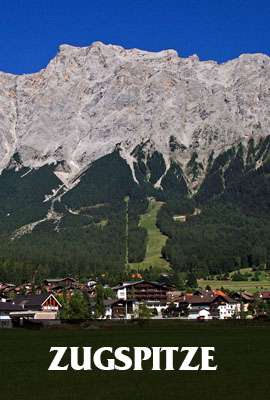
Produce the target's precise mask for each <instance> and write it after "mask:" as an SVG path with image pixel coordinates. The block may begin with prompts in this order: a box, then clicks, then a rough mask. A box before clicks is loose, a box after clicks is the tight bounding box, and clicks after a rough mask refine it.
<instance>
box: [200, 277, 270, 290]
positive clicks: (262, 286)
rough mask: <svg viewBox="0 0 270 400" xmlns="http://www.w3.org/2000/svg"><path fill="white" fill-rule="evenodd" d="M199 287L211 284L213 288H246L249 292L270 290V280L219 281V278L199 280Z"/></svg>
mask: <svg viewBox="0 0 270 400" xmlns="http://www.w3.org/2000/svg"><path fill="white" fill-rule="evenodd" d="M198 285H199V287H202V288H205V286H206V285H209V286H211V289H219V288H221V287H224V289H228V290H235V291H239V290H245V291H247V292H251V293H255V292H258V291H261V290H270V281H269V280H261V281H258V282H252V281H240V282H233V281H217V280H205V279H199V280H198Z"/></svg>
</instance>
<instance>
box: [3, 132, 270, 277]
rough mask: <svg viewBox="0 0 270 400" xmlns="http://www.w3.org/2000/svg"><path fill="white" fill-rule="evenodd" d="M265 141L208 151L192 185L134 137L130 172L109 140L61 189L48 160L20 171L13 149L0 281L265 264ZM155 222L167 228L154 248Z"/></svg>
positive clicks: (195, 167)
mask: <svg viewBox="0 0 270 400" xmlns="http://www.w3.org/2000/svg"><path fill="white" fill-rule="evenodd" d="M269 146H270V141H269V138H266V139H265V140H262V141H261V142H259V143H258V144H257V145H255V144H254V142H253V141H250V142H249V145H248V148H247V149H245V148H243V146H242V145H237V146H234V147H232V148H231V149H229V150H227V151H226V152H224V153H222V154H220V155H219V156H218V157H217V158H214V157H212V156H211V157H210V158H209V161H208V167H207V168H208V170H207V174H206V177H205V179H204V181H203V182H202V185H201V186H200V188H199V190H197V191H194V192H192V191H190V189H188V185H187V180H186V177H185V173H184V171H183V170H182V169H181V166H180V165H179V164H177V163H176V162H174V161H172V162H171V165H170V167H169V168H167V170H166V166H165V161H164V159H163V156H162V155H161V154H160V153H158V152H154V153H152V154H147V153H145V152H144V149H143V146H142V147H140V148H136V150H135V151H134V159H135V160H136V163H135V164H134V171H132V170H131V168H130V166H129V165H128V164H127V162H126V161H125V160H124V159H123V158H122V157H121V153H120V151H119V150H117V149H116V150H115V151H114V152H112V153H111V154H109V155H107V156H105V157H102V158H100V159H99V160H97V161H95V162H94V163H93V164H91V166H90V167H89V168H88V169H86V170H85V171H84V172H83V173H82V175H81V176H79V177H76V179H78V180H79V183H78V184H77V185H75V186H74V187H73V188H72V189H71V190H67V188H65V187H64V185H63V184H62V183H61V181H60V180H59V179H58V178H57V177H56V175H55V173H54V172H55V168H57V165H56V166H55V165H50V166H45V167H42V168H40V169H31V170H30V169H27V168H25V167H23V165H22V164H21V160H20V159H19V157H18V155H15V156H14V159H13V161H12V163H11V165H10V167H9V168H8V169H7V170H5V171H4V172H3V173H2V175H1V176H0V184H1V194H0V205H1V211H0V213H1V221H0V235H1V237H0V238H1V241H0V280H10V281H15V280H29V279H31V277H32V276H33V274H34V273H36V274H37V275H38V276H39V277H40V279H41V277H42V276H43V275H50V276H59V275H67V274H72V275H76V276H78V277H80V276H81V277H87V276H90V275H95V274H102V273H106V272H108V273H112V274H113V273H117V274H122V273H125V272H127V271H128V270H131V269H133V268H134V269H135V270H137V269H138V268H139V269H142V268H141V267H142V266H143V265H145V266H146V267H147V268H148V269H149V268H153V269H154V268H155V267H160V265H165V266H170V267H171V268H172V269H173V270H174V271H176V272H186V273H187V272H192V273H193V274H195V276H197V277H200V278H201V277H203V278H205V277H207V276H209V275H213V274H219V273H226V272H228V271H233V270H238V269H239V268H242V267H253V268H254V267H255V268H256V267H259V266H264V267H268V268H269V267H270V236H269V232H270V217H269V211H270V210H269V208H270V179H269V176H270V161H269V154H270V150H269ZM200 168H202V167H201V166H200V165H199V162H198V160H197V156H196V155H195V156H194V157H192V158H191V160H190V162H189V164H188V169H189V170H190V171H192V176H193V179H196V174H199V172H198V171H199V170H200ZM134 174H135V175H134ZM150 198H152V199H154V201H159V202H160V203H156V204H160V205H161V204H162V206H161V208H160V209H159V211H158V213H157V216H156V214H154V219H153V218H152V217H153V216H152V217H151V218H150V219H149V221H150V222H151V223H150V225H149V224H148V223H145V224H144V223H141V221H142V216H143V220H145V221H148V219H147V218H148V216H150V214H147V213H151V207H150V208H148V206H149V199H150ZM179 216H180V219H181V218H182V222H180V220H179V218H178V220H177V217H179ZM175 217H176V218H175ZM183 217H184V219H183ZM155 223H156V225H157V227H156V229H157V230H155V226H153V224H155ZM158 229H159V230H160V231H161V233H162V234H163V235H166V237H168V240H167V241H164V236H163V237H162V243H164V242H165V244H164V246H163V248H162V251H161V246H159V245H158V243H156V244H157V245H155V243H154V241H155V237H154V236H153V235H154V233H155V232H157V233H159V232H158ZM149 235H152V236H151V237H150V236H149ZM156 238H157V239H158V240H159V234H158V235H157V236H156ZM157 239H156V240H157ZM149 243H150V244H151V249H150V250H149V246H148V244H149ZM147 246H148V247H147ZM155 249H156V250H155ZM153 251H157V254H154V253H153ZM161 253H162V256H163V257H164V260H160V256H161ZM150 259H151V260H152V261H151V262H150V261H149V260H150ZM155 260H156V261H155ZM146 261H147V262H146ZM150 264H151V265H150Z"/></svg>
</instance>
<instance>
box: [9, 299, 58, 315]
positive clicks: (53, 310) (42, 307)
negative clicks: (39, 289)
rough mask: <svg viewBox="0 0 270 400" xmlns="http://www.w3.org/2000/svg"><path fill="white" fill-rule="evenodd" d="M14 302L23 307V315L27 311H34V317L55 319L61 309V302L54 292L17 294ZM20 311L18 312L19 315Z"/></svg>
mask: <svg viewBox="0 0 270 400" xmlns="http://www.w3.org/2000/svg"><path fill="white" fill-rule="evenodd" d="M13 304H15V305H17V306H20V307H21V308H22V312H23V313H22V316H23V314H24V313H25V312H30V313H33V315H34V319H55V318H56V316H57V313H58V311H59V310H60V308H61V307H62V306H61V303H60V302H59V301H58V300H57V298H56V297H55V296H54V295H53V294H52V293H50V294H48V293H43V294H38V295H17V296H16V297H15V298H14V300H13ZM19 314H20V313H17V316H19Z"/></svg>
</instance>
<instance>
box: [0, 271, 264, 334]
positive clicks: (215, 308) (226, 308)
mask: <svg viewBox="0 0 270 400" xmlns="http://www.w3.org/2000/svg"><path fill="white" fill-rule="evenodd" d="M269 309H270V291H261V292H257V293H255V294H251V293H248V292H244V291H239V292H234V293H231V292H230V293H228V292H227V291H226V290H212V289H211V288H208V289H194V290H193V291H191V290H189V291H187V292H185V291H179V290H177V289H176V288H175V287H174V286H173V285H171V284H168V283H159V282H152V281H147V280H144V279H140V280H130V281H127V282H121V283H119V284H118V285H116V286H113V287H109V286H108V285H101V284H99V283H98V282H96V281H95V280H89V281H88V282H85V283H81V282H78V281H77V280H76V279H74V278H72V277H65V278H59V279H46V280H44V282H43V283H42V284H41V285H38V286H37V285H34V284H31V283H29V284H23V285H17V286H16V285H14V284H11V283H0V327H2V328H5V327H6V328H9V327H13V326H23V325H25V324H30V323H37V322H39V323H41V324H46V323H47V324H48V323H50V324H57V323H59V324H61V322H63V321H66V320H91V319H93V320H94V319H97V320H104V319H109V320H133V319H150V318H151V319H168V318H169V319H185V320H192V321H209V320H215V319H216V320H228V319H254V318H255V319H268V317H269Z"/></svg>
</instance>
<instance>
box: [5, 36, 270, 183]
mask: <svg viewBox="0 0 270 400" xmlns="http://www.w3.org/2000/svg"><path fill="white" fill-rule="evenodd" d="M269 110H270V58H269V57H268V56H267V55H264V54H243V55H241V56H240V57H239V58H237V59H235V60H232V61H228V62H226V63H223V64H218V63H216V62H214V61H200V60H199V58H198V57H197V56H191V57H188V58H181V57H179V56H178V54H177V52H176V51H175V50H164V51H160V52H148V51H143V50H138V49H130V50H127V49H124V48H123V47H121V46H115V45H105V44H103V43H101V42H95V43H93V44H92V45H91V46H88V47H82V48H79V47H75V46H70V45H66V44H64V45H61V46H60V49H59V52H58V54H57V55H56V57H55V58H54V59H53V60H52V61H51V62H50V63H49V64H48V66H47V67H46V68H45V69H43V70H41V71H40V72H38V73H35V74H28V75H20V76H15V75H11V74H6V73H0V121H1V124H0V160H1V162H0V168H1V170H3V169H5V168H6V167H7V166H8V165H9V164H10V159H11V158H12V156H13V154H15V153H18V154H19V155H20V157H21V160H22V163H23V165H24V166H29V167H31V168H39V167H41V166H43V165H46V164H51V163H57V162H63V164H64V165H65V166H66V167H65V168H64V169H63V171H61V173H59V177H61V180H62V181H63V182H64V183H65V184H66V185H68V184H69V182H71V181H72V180H73V179H74V177H75V176H77V175H79V174H80V172H81V171H83V170H84V169H85V168H86V167H87V166H88V165H89V164H91V162H93V161H95V160H97V159H98V158H100V157H102V156H104V155H106V154H108V153H110V152H112V151H113V150H114V149H115V148H116V147H118V148H119V149H120V151H121V155H122V157H123V158H125V159H126V160H127V162H128V164H129V165H130V167H131V169H132V170H133V166H134V163H135V162H136V158H135V157H134V153H133V151H134V149H135V148H136V147H137V146H141V145H142V144H144V143H146V142H148V145H147V146H146V148H147V151H148V152H149V153H153V152H154V151H158V152H159V153H161V154H162V155H163V157H164V160H165V163H166V166H167V168H168V167H169V165H170V162H171V161H172V160H173V161H174V162H176V163H179V164H180V165H181V167H182V169H183V170H184V171H186V173H187V181H188V168H187V165H188V162H189V161H190V159H191V158H192V155H193V154H194V153H196V157H197V161H198V162H199V163H200V164H201V165H202V171H201V177H200V179H202V177H203V176H204V173H205V170H206V167H207V162H208V159H209V156H210V154H214V156H217V155H218V154H219V153H220V152H222V151H224V150H226V149H227V148H229V147H231V146H233V145H235V144H237V143H239V142H241V143H243V144H244V145H245V143H247V142H248V141H249V140H250V139H251V138H254V139H255V140H259V138H261V137H264V136H267V135H269V128H270V113H269ZM172 142H174V146H172Z"/></svg>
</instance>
